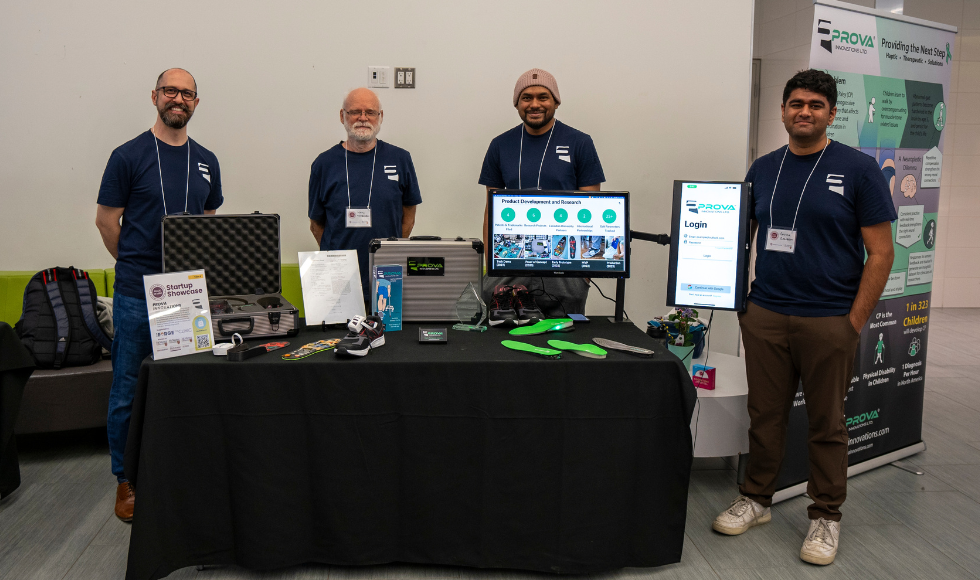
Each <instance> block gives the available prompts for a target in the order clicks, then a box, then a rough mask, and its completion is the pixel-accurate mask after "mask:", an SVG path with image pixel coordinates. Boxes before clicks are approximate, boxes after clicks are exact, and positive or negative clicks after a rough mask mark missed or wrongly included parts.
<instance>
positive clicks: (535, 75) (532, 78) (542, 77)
mask: <svg viewBox="0 0 980 580" xmlns="http://www.w3.org/2000/svg"><path fill="white" fill-rule="evenodd" d="M528 87H544V88H546V89H548V90H549V91H551V95H552V96H553V97H555V104H558V105H560V104H561V95H559V94H558V81H556V80H555V77H553V76H551V73H550V72H548V71H546V70H541V69H539V68H532V69H531V70H529V71H527V72H526V73H524V74H522V75H521V76H520V77H519V78H518V79H517V84H516V85H514V106H515V107H516V106H517V99H519V98H520V96H521V93H522V92H524V89H526V88H528Z"/></svg>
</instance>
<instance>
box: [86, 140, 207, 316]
mask: <svg viewBox="0 0 980 580" xmlns="http://www.w3.org/2000/svg"><path fill="white" fill-rule="evenodd" d="M155 140H156V141H157V144H158V145H159V147H160V163H159V164H158V163H157V149H156V147H154V145H153V142H154V141H155ZM188 147H190V171H188V162H187V154H188ZM161 172H162V173H163V191H161V190H160V174H161ZM164 192H166V199H167V201H166V213H168V214H179V213H183V211H184V200H185V198H186V201H187V211H188V212H189V213H192V214H201V213H204V210H213V209H218V208H219V207H221V204H222V202H223V201H224V198H223V197H222V195H221V171H220V169H219V168H218V158H217V157H215V156H214V153H211V152H210V151H208V150H207V149H205V148H204V147H201V145H200V144H198V143H197V142H196V141H194V140H193V139H190V138H188V139H187V143H186V144H184V145H181V146H179V147H174V146H172V145H167V144H166V143H164V142H163V141H159V140H157V139H156V138H155V137H154V136H153V133H151V132H150V131H147V132H145V133H142V134H140V135H139V136H138V137H136V138H135V139H133V140H132V141H129V142H127V143H125V144H123V145H120V146H119V147H117V148H116V150H115V151H113V152H112V155H110V156H109V162H108V163H107V164H106V168H105V173H103V174H102V185H101V186H99V201H98V203H99V205H104V206H107V207H122V208H125V211H124V212H123V218H122V231H120V233H119V254H118V255H119V257H118V258H117V260H116V283H115V286H114V288H115V290H114V291H115V292H118V293H119V294H122V295H124V296H129V297H131V298H140V299H143V298H145V293H144V290H143V276H145V275H150V274H159V273H160V272H161V271H162V269H163V244H162V241H161V239H160V221H161V219H162V218H163V216H164V200H163V193H164ZM185 194H186V195H185Z"/></svg>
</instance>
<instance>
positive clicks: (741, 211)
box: [667, 181, 751, 311]
mask: <svg viewBox="0 0 980 580" xmlns="http://www.w3.org/2000/svg"><path fill="white" fill-rule="evenodd" d="M750 187H751V186H750V184H748V183H741V182H707V181H675V182H674V199H673V209H672V215H671V228H670V268H669V270H668V274H667V305H668V306H688V307H694V308H711V309H717V310H739V311H741V310H744V309H745V296H746V293H747V292H746V290H747V285H748V263H749V217H750V214H749V210H750V208H749V205H750V204H749V195H750Z"/></svg>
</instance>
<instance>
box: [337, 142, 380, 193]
mask: <svg viewBox="0 0 980 580" xmlns="http://www.w3.org/2000/svg"><path fill="white" fill-rule="evenodd" d="M380 146H381V142H380V141H378V142H377V143H375V144H374V161H371V187H370V189H368V202H367V206H368V208H370V207H371V194H372V193H373V192H374V162H375V161H377V160H378V147H380ZM344 173H346V174H347V207H353V206H352V205H351V201H350V171H349V170H348V169H347V147H344Z"/></svg>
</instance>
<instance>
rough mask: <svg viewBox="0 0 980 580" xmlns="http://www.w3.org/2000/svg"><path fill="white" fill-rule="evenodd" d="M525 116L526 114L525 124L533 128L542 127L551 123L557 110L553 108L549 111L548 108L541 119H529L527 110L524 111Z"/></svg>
mask: <svg viewBox="0 0 980 580" xmlns="http://www.w3.org/2000/svg"><path fill="white" fill-rule="evenodd" d="M536 112H537V111H535V113H536ZM523 116H524V124H526V125H527V126H528V127H530V128H532V129H540V128H541V127H544V126H545V125H547V124H548V123H550V122H551V120H552V119H554V118H555V111H554V110H552V111H551V112H550V113H549V112H548V111H547V110H546V111H545V112H544V116H543V117H542V118H541V120H540V121H529V120H528V118H527V111H524V115H523Z"/></svg>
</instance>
